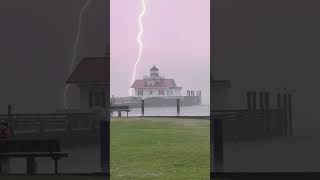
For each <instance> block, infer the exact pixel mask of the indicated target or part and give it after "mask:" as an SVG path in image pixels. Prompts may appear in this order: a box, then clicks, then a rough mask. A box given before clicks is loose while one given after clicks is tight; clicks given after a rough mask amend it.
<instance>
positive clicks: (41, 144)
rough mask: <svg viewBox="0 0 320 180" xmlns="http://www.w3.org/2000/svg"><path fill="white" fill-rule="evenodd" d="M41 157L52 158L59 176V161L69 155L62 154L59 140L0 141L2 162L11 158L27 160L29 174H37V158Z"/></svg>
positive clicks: (0, 169) (0, 159) (0, 158)
mask: <svg viewBox="0 0 320 180" xmlns="http://www.w3.org/2000/svg"><path fill="white" fill-rule="evenodd" d="M39 157H50V158H52V160H54V172H55V174H58V160H60V159H61V158H66V157H68V154H67V153H62V152H61V148H60V143H59V141H58V140H19V139H10V140H7V141H5V140H0V162H1V161H3V160H4V159H10V158H26V167H27V174H34V173H36V171H37V170H36V167H37V166H36V161H35V158H39ZM0 166H1V164H0ZM1 172H2V168H1V167H0V174H1Z"/></svg>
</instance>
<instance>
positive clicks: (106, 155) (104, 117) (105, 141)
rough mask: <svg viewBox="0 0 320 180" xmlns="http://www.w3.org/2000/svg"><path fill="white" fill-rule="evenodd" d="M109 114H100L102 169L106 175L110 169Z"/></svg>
mask: <svg viewBox="0 0 320 180" xmlns="http://www.w3.org/2000/svg"><path fill="white" fill-rule="evenodd" d="M108 115H109V113H105V114H104V113H103V112H100V113H99V114H98V118H99V121H100V167H101V172H102V173H104V174H107V173H109V168H110V143H109V142H110V117H109V116H108Z"/></svg>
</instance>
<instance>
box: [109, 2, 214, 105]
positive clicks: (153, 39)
mask: <svg viewBox="0 0 320 180" xmlns="http://www.w3.org/2000/svg"><path fill="white" fill-rule="evenodd" d="M146 4H147V11H146V14H145V16H144V17H145V18H144V36H143V41H144V47H145V48H144V51H143V55H142V59H141V62H140V64H139V65H138V68H137V74H136V79H141V78H142V77H143V76H144V75H148V74H149V69H150V68H151V67H152V66H153V65H156V66H157V67H158V68H159V69H160V74H162V75H164V76H165V77H167V78H173V79H175V81H176V83H177V85H178V86H181V87H183V91H182V93H183V94H186V90H188V89H193V90H202V92H203V93H202V94H203V96H204V97H203V102H204V103H209V99H210V92H209V91H210V82H209V80H210V79H209V73H210V66H209V65H210V0H173V1H172V0H156V1H153V0H146ZM140 11H141V1H140V0H111V35H110V36H111V94H113V95H115V96H128V95H129V87H130V83H131V78H132V72H133V68H134V64H135V62H136V60H137V57H138V47H139V46H138V43H137V40H136V39H137V35H138V30H139V29H138V15H139V13H140Z"/></svg>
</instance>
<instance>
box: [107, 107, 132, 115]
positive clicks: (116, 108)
mask: <svg viewBox="0 0 320 180" xmlns="http://www.w3.org/2000/svg"><path fill="white" fill-rule="evenodd" d="M114 111H118V117H121V111H125V112H127V117H128V116H129V112H130V111H131V109H130V108H129V106H123V105H111V106H110V113H111V114H112V113H113V112H114Z"/></svg>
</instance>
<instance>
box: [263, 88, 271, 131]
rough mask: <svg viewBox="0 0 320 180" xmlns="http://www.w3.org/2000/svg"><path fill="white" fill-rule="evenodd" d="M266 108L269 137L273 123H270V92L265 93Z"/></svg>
mask: <svg viewBox="0 0 320 180" xmlns="http://www.w3.org/2000/svg"><path fill="white" fill-rule="evenodd" d="M264 99H265V100H264V108H265V115H266V121H265V125H266V129H265V130H266V134H267V135H268V136H269V135H270V132H271V123H270V95H269V92H265V93H264Z"/></svg>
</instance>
